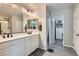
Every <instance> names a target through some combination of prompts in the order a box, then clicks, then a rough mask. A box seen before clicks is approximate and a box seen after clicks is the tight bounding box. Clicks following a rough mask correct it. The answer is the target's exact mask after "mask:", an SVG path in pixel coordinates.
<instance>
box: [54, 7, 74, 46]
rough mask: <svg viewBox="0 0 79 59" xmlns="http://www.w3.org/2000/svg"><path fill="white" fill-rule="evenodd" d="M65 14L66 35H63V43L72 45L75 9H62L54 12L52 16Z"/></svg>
mask: <svg viewBox="0 0 79 59" xmlns="http://www.w3.org/2000/svg"><path fill="white" fill-rule="evenodd" d="M60 15H63V16H64V36H63V38H64V39H63V45H64V46H68V47H72V45H73V38H72V37H73V35H72V33H73V30H72V29H73V21H72V18H73V10H72V8H68V9H64V10H61V11H56V12H53V14H52V17H54V16H60Z"/></svg>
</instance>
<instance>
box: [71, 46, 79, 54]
mask: <svg viewBox="0 0 79 59" xmlns="http://www.w3.org/2000/svg"><path fill="white" fill-rule="evenodd" d="M72 48H73V49H74V51H75V52H76V54H77V55H78V53H77V51H76V50H75V48H74V47H72ZM78 56H79V55H78Z"/></svg>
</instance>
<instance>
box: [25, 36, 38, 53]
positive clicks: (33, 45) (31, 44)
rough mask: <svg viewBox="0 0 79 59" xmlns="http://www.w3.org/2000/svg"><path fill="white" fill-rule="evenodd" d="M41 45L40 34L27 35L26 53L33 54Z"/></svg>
mask: <svg viewBox="0 0 79 59" xmlns="http://www.w3.org/2000/svg"><path fill="white" fill-rule="evenodd" d="M38 47H39V35H33V36H31V37H27V38H26V40H25V55H29V54H31V53H32V52H33V51H34V50H36V49H37V48H38Z"/></svg>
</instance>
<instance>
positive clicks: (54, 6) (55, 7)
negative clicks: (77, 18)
mask: <svg viewBox="0 0 79 59" xmlns="http://www.w3.org/2000/svg"><path fill="white" fill-rule="evenodd" d="M46 5H47V10H48V11H49V13H52V12H55V11H61V10H64V9H67V8H72V7H74V5H75V4H74V3H47V4H46Z"/></svg>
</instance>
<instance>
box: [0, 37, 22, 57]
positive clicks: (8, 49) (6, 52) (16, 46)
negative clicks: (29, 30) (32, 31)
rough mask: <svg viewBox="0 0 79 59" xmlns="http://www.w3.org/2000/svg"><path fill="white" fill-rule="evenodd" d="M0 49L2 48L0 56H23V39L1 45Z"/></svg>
mask: <svg viewBox="0 0 79 59" xmlns="http://www.w3.org/2000/svg"><path fill="white" fill-rule="evenodd" d="M0 47H2V49H1V50H0V55H1V56H20V55H24V39H23V38H21V39H16V40H13V41H8V42H4V43H1V44H0ZM3 47H4V48H3Z"/></svg>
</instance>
